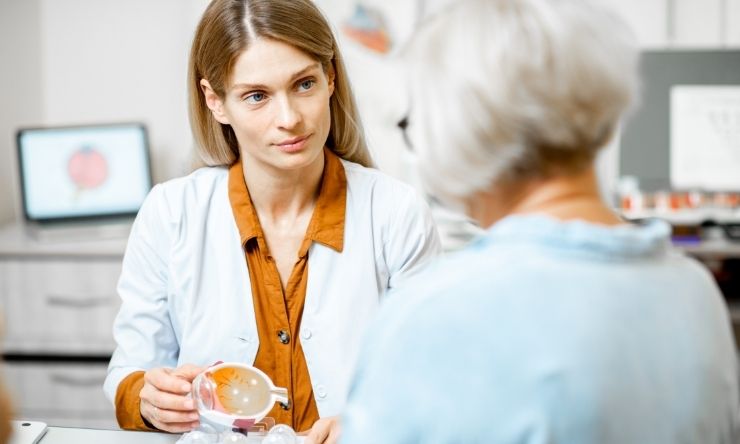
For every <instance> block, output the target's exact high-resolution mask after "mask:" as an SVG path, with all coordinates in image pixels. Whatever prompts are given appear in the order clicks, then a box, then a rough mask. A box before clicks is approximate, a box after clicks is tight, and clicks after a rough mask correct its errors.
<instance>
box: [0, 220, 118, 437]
mask: <svg viewBox="0 0 740 444" xmlns="http://www.w3.org/2000/svg"><path fill="white" fill-rule="evenodd" d="M54 238H55V239H54V240H45V241H40V240H36V239H35V238H34V237H33V236H30V235H28V234H27V233H26V232H25V231H24V230H22V229H21V228H20V227H18V226H10V227H6V228H4V229H0V308H1V309H2V313H3V321H4V324H5V327H4V332H3V345H2V351H3V353H4V356H5V357H6V362H5V363H4V373H5V378H6V382H7V385H8V386H9V387H8V389H9V391H10V393H11V394H12V395H13V398H14V401H15V407H16V412H17V414H16V416H17V417H19V418H25V419H38V420H41V421H45V422H47V423H48V424H51V425H59V426H78V427H104V428H115V427H116V423H115V417H114V413H113V407H112V406H111V405H110V403H109V402H108V401H107V400H106V399H105V397H104V395H103V389H102V385H103V380H104V378H105V373H106V367H107V360H108V359H109V357H110V355H111V353H112V352H113V349H114V342H113V336H112V325H113V319H114V317H115V315H116V313H117V311H118V307H119V304H120V302H119V298H118V296H117V294H116V283H117V281H118V277H119V275H120V272H121V260H122V258H123V252H124V249H125V236H120V237H119V238H116V239H105V240H104V239H97V236H96V230H95V229H93V228H91V229H90V230H89V231H75V232H70V234H69V236H64V235H63V234H62V235H61V236H55V237H54Z"/></svg>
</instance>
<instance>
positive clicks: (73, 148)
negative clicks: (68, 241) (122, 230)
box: [17, 123, 152, 222]
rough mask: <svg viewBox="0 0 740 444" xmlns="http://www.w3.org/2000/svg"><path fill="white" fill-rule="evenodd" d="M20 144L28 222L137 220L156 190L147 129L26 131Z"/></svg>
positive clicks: (103, 127)
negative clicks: (153, 185) (150, 165)
mask: <svg viewBox="0 0 740 444" xmlns="http://www.w3.org/2000/svg"><path fill="white" fill-rule="evenodd" d="M17 143H18V159H19V165H20V175H19V176H20V179H21V192H22V198H23V199H22V200H23V211H24V214H25V217H26V219H27V220H29V221H36V222H48V221H63V220H77V219H94V218H109V217H119V216H133V215H135V214H136V212H137V211H138V210H139V207H140V206H141V204H142V202H143V201H144V198H145V197H146V195H147V193H148V192H149V190H150V189H151V186H152V183H151V172H150V168H149V146H148V140H147V132H146V128H145V127H144V125H142V124H136V123H132V124H109V125H88V126H75V127H57V128H29V129H21V130H19V131H18V135H17Z"/></svg>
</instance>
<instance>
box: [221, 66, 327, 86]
mask: <svg viewBox="0 0 740 444" xmlns="http://www.w3.org/2000/svg"><path fill="white" fill-rule="evenodd" d="M320 67H321V64H320V63H319V62H316V63H313V64H311V65H308V66H306V67H305V68H303V69H302V70H300V71H298V72H296V73H294V74H293V75H292V76H290V82H291V83H292V82H294V81H295V80H297V79H298V78H300V77H303V76H304V75H306V74H307V73H308V72H309V71H312V70H314V69H316V68H320ZM235 89H243V90H253V89H270V87H269V86H267V85H262V84H260V83H237V84H235V85H233V86H232V87H231V90H232V91H233V90H235Z"/></svg>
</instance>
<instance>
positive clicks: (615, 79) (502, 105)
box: [409, 0, 638, 201]
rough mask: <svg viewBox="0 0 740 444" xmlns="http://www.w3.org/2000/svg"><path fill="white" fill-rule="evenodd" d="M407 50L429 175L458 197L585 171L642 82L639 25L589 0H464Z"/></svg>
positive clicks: (433, 188) (424, 170)
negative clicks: (636, 37) (636, 29)
mask: <svg viewBox="0 0 740 444" xmlns="http://www.w3.org/2000/svg"><path fill="white" fill-rule="evenodd" d="M409 51H410V55H411V62H412V63H411V76H412V78H411V89H412V106H413V107H414V108H413V110H412V119H410V125H411V126H410V129H411V130H412V131H413V134H414V135H418V136H419V138H420V140H418V142H419V143H414V149H415V150H416V151H418V152H419V165H420V174H421V179H422V182H423V184H424V185H425V187H426V188H427V190H428V191H429V192H430V193H432V194H433V195H436V196H438V197H441V198H443V199H448V200H449V199H451V200H452V201H455V200H459V199H460V198H465V197H467V196H470V195H472V194H474V193H475V192H477V191H482V190H487V189H490V188H491V187H492V186H494V185H496V184H499V183H514V184H516V183H519V182H521V181H524V180H529V179H537V178H548V177H552V176H556V175H563V174H572V173H576V172H579V171H582V170H583V169H585V168H587V167H588V166H590V165H591V164H592V163H593V160H594V157H595V155H596V153H597V152H598V150H599V149H600V148H601V147H602V146H604V145H605V144H606V143H607V142H608V141H609V139H610V138H611V136H612V135H613V132H614V131H615V127H616V125H617V123H618V121H619V119H620V118H621V116H622V115H623V114H624V112H625V111H626V110H627V109H628V108H629V107H630V105H631V104H632V103H633V99H634V97H635V95H636V91H637V88H638V75H637V65H638V52H637V47H636V44H635V40H634V38H633V35H632V33H631V32H630V30H629V29H628V27H627V26H626V25H624V24H623V23H622V22H621V21H620V20H618V19H616V18H615V17H614V16H612V15H611V14H610V13H609V12H608V11H606V10H604V9H602V8H600V7H598V6H596V5H595V4H592V3H589V2H586V1H582V0H461V1H460V2H458V3H455V4H454V5H452V6H451V7H450V8H449V9H448V10H446V11H444V12H443V13H440V14H439V15H438V16H435V17H434V18H432V20H431V21H429V22H427V23H426V24H425V25H424V26H423V27H422V29H421V30H420V32H419V33H418V34H417V36H416V38H415V39H414V41H412V44H411V46H410V49H409ZM414 118H416V119H418V120H419V122H416V121H414ZM415 125H419V127H418V129H416V128H414V126H415ZM415 142H417V141H415ZM417 145H418V147H417Z"/></svg>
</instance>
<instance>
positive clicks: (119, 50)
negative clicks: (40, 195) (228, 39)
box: [0, 0, 207, 222]
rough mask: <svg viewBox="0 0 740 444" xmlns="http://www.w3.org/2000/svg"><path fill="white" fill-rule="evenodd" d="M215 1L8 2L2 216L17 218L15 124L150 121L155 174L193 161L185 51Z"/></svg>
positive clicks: (0, 22)
mask: <svg viewBox="0 0 740 444" xmlns="http://www.w3.org/2000/svg"><path fill="white" fill-rule="evenodd" d="M206 4H207V0H157V1H148V0H127V1H125V2H121V1H118V0H30V1H20V0H17V1H16V0H2V1H0V33H2V34H1V36H2V38H1V39H0V57H2V60H3V66H6V65H5V63H6V62H7V63H9V65H10V66H13V67H14V69H7V70H6V69H2V70H0V99H2V100H1V102H0V103H3V104H12V105H11V106H3V107H2V108H0V185H1V186H2V189H3V190H4V192H2V193H0V222H7V221H9V220H13V219H18V218H19V210H18V207H19V203H18V192H17V185H16V182H17V179H16V177H15V171H16V157H15V141H14V140H13V137H14V133H15V130H16V128H18V127H19V126H24V125H25V126H30V125H36V126H38V125H65V124H79V123H97V122H120V121H143V122H145V123H146V124H147V125H148V127H149V135H150V139H151V140H150V142H151V148H152V161H153V162H152V165H153V170H154V171H153V174H154V179H155V181H156V182H159V181H162V180H165V179H168V178H171V177H174V176H178V175H182V174H184V173H186V172H187V171H188V170H189V169H190V166H191V161H192V157H191V155H192V138H191V135H190V129H189V125H188V120H187V110H186V89H185V85H186V74H187V55H188V51H189V46H190V41H191V38H192V33H193V31H194V28H195V24H196V23H197V19H198V18H199V16H200V14H201V13H202V10H203V9H204V8H205V5H206Z"/></svg>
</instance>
